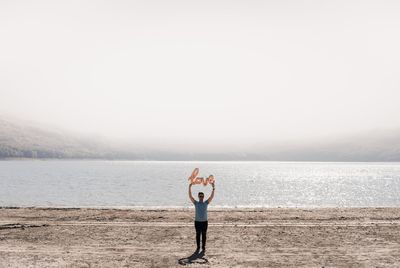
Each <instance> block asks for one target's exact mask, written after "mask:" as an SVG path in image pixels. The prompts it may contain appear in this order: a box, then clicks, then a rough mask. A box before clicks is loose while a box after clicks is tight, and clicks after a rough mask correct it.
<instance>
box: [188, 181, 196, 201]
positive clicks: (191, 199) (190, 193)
mask: <svg viewBox="0 0 400 268" xmlns="http://www.w3.org/2000/svg"><path fill="white" fill-rule="evenodd" d="M189 198H190V201H192V203H193V204H194V202H195V200H194V198H193V195H192V183H190V184H189Z"/></svg>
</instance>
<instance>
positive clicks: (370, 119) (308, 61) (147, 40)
mask: <svg viewBox="0 0 400 268" xmlns="http://www.w3.org/2000/svg"><path fill="white" fill-rule="evenodd" d="M399 48H400V1H382V0H377V1H319V0H318V1H294V0H293V1H244V0H243V1H232V0H230V1H219V0H213V1H188V0H184V1H161V0H160V1H149V0H146V1H111V0H110V1H54V0H51V1H5V0H3V1H1V2H0V113H3V114H8V115H13V116H18V117H20V118H24V119H28V120H34V121H38V122H42V123H46V124H48V125H54V126H57V127H62V128H65V129H68V130H72V131H77V132H80V133H85V134H97V135H103V136H108V137H116V138H120V139H129V140H131V141H148V142H154V141H161V140H162V141H163V142H166V143H171V144H173V143H181V144H184V143H186V142H187V143H193V142H202V143H206V144H209V145H212V144H217V143H221V142H223V143H237V144H242V143H243V144H245V143H248V142H249V141H251V142H268V141H271V140H284V139H297V140H299V139H300V140H301V139H305V138H307V139H310V138H314V137H322V136H329V135H331V136H333V135H337V134H343V133H352V132H359V131H364V130H368V129H372V128H374V129H379V128H392V127H399V126H400V116H399V115H400V104H399V103H400V49H399Z"/></svg>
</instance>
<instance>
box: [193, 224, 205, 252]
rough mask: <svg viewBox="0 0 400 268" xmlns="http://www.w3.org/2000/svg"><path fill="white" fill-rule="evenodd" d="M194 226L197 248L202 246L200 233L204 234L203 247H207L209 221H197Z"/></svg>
mask: <svg viewBox="0 0 400 268" xmlns="http://www.w3.org/2000/svg"><path fill="white" fill-rule="evenodd" d="M194 227H195V228H196V244H197V248H200V235H201V236H202V240H201V242H202V243H201V247H202V248H203V249H205V248H206V240H207V227H208V221H195V222H194Z"/></svg>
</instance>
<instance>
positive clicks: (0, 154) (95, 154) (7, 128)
mask: <svg viewBox="0 0 400 268" xmlns="http://www.w3.org/2000/svg"><path fill="white" fill-rule="evenodd" d="M122 154H123V152H121V151H120V150H117V149H115V148H112V147H110V146H107V145H106V143H103V142H100V141H93V140H90V139H89V138H86V139H85V138H80V137H76V136H74V135H72V134H66V133H63V132H61V131H59V130H51V129H50V130H46V129H44V128H43V127H37V126H33V125H32V124H27V123H22V122H15V121H13V122H12V121H11V120H7V119H4V118H0V158H11V157H12V158H14V157H18V158H19V157H21V158H94V159H102V158H115V157H121V156H122ZM125 154H126V152H125ZM129 157H134V154H130V155H129Z"/></svg>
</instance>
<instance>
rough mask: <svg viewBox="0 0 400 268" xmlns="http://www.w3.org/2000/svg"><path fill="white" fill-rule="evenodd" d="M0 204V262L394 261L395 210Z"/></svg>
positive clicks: (399, 237) (397, 257)
mask: <svg viewBox="0 0 400 268" xmlns="http://www.w3.org/2000/svg"><path fill="white" fill-rule="evenodd" d="M193 215H194V211H193V210H192V209H181V210H116V209H49V208H47V209H43V208H2V209H0V267H183V266H187V267H400V208H357V209H338V208H329V209H328V208H327V209H280V208H276V209H257V210H251V209H231V210H212V209H210V210H209V227H208V243H207V251H206V253H205V254H204V256H202V255H200V256H197V257H193V258H192V259H189V258H188V257H190V256H191V254H192V253H193V251H194V249H195V239H194V238H195V230H194V226H193Z"/></svg>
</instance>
